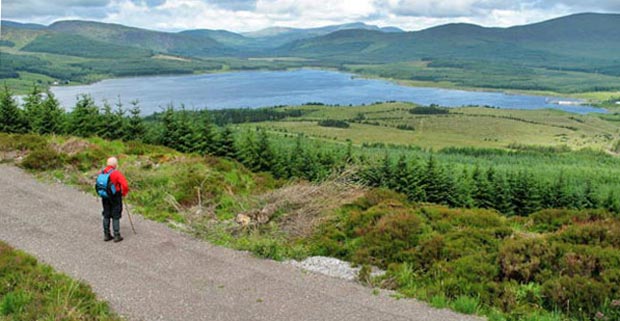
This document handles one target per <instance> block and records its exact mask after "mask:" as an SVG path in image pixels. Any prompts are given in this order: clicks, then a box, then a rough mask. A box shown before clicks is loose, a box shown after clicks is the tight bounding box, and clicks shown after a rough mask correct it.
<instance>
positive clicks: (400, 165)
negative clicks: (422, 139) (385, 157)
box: [390, 155, 411, 194]
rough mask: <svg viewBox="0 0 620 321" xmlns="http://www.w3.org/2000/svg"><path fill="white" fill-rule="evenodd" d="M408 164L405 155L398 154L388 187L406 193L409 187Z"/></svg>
mask: <svg viewBox="0 0 620 321" xmlns="http://www.w3.org/2000/svg"><path fill="white" fill-rule="evenodd" d="M409 173H410V171H409V164H408V162H407V157H405V155H400V157H399V158H398V161H397V162H396V166H394V172H393V176H392V180H391V184H390V188H392V189H394V190H395V191H397V192H399V193H403V194H406V193H407V190H408V188H409V180H410V178H411V177H409Z"/></svg>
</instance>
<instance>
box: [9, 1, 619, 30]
mask: <svg viewBox="0 0 620 321" xmlns="http://www.w3.org/2000/svg"><path fill="white" fill-rule="evenodd" d="M0 9H1V11H2V19H9V20H16V21H21V22H36V23H43V24H49V23H51V22H54V21H57V20H63V19H84V20H96V21H102V22H113V23H121V24H125V25H130V26H136V27H142V28H149V29H156V30H164V31H178V30H183V29H199V28H208V29H227V30H232V31H254V30H258V29H262V28H266V27H272V26H288V27H301V28H305V27H318V26H324V25H329V24H340V23H348V22H356V21H362V22H366V23H369V24H375V25H379V26H397V27H400V28H402V29H405V30H418V29H423V28H427V27H430V26H434V25H439V24H444V23H449V22H468V23H475V24H480V25H484V26H500V27H505V26H512V25H519V24H526V23H532V22H538V21H542V20H546V19H551V18H555V17H558V16H563V15H567V14H571V13H578V12H615V13H620V0H589V1H588V0H340V1H329V0H228V1H219V0H2V2H1V7H0Z"/></svg>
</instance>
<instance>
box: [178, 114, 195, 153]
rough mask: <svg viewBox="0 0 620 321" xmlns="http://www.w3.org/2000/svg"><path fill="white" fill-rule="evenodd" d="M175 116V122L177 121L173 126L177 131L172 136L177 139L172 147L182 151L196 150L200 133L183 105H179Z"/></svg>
mask: <svg viewBox="0 0 620 321" xmlns="http://www.w3.org/2000/svg"><path fill="white" fill-rule="evenodd" d="M175 116H176V117H175V122H176V123H177V125H176V126H175V127H176V131H177V132H176V134H175V135H174V136H175V137H176V138H177V141H176V142H175V147H174V148H176V149H177V150H179V151H181V152H184V153H191V152H195V151H198V150H199V146H200V135H199V133H198V131H197V130H196V128H195V127H194V123H193V122H192V121H191V120H190V118H189V115H188V112H187V110H185V106H181V110H180V111H178V112H177V113H176V115H175Z"/></svg>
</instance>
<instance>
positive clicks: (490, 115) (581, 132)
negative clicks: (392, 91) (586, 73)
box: [247, 103, 620, 151]
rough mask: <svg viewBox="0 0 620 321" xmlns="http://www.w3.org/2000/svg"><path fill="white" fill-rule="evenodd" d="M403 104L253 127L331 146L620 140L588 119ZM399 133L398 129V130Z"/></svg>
mask: <svg viewBox="0 0 620 321" xmlns="http://www.w3.org/2000/svg"><path fill="white" fill-rule="evenodd" d="M414 106H415V105H413V104H408V103H384V104H374V105H370V106H355V107H324V106H303V107H299V108H301V110H304V111H306V112H305V113H304V116H303V117H294V118H288V119H284V120H281V121H270V122H263V123H253V124H248V125H247V126H258V127H264V128H266V129H268V130H270V131H272V132H274V133H275V132H286V133H290V134H298V133H303V134H305V135H308V136H310V137H316V138H321V139H326V140H330V141H336V142H346V141H348V140H350V141H352V142H353V143H354V144H356V145H361V144H376V143H384V144H396V145H414V146H417V147H422V148H426V149H435V150H440V149H442V148H445V147H485V148H486V147H492V148H508V147H509V146H510V145H515V144H518V145H535V146H567V147H569V148H570V149H573V150H578V149H583V148H591V149H595V150H604V151H612V149H613V147H614V144H615V143H616V142H617V141H618V140H619V139H620V123H618V122H617V121H610V120H605V119H613V118H606V117H600V116H597V115H594V114H591V115H576V114H571V113H566V112H562V111H555V110H538V111H528V110H506V109H493V108H482V107H467V108H451V109H447V110H448V111H449V113H447V114H440V115H414V114H411V113H410V112H409V110H410V109H411V108H412V107H414ZM320 119H334V120H346V121H349V122H350V123H351V126H350V127H349V128H345V129H343V128H328V127H323V126H319V125H318V120H320ZM399 127H400V128H404V129H399Z"/></svg>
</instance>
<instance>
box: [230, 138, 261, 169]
mask: <svg viewBox="0 0 620 321" xmlns="http://www.w3.org/2000/svg"><path fill="white" fill-rule="evenodd" d="M236 158H237V159H238V160H239V161H240V162H241V163H242V164H243V165H245V167H247V168H249V169H250V170H252V171H258V170H260V164H259V150H258V143H257V141H256V138H255V137H254V133H253V132H246V133H245V134H244V135H243V137H242V138H241V141H240V143H239V144H238V146H237V156H236Z"/></svg>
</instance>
